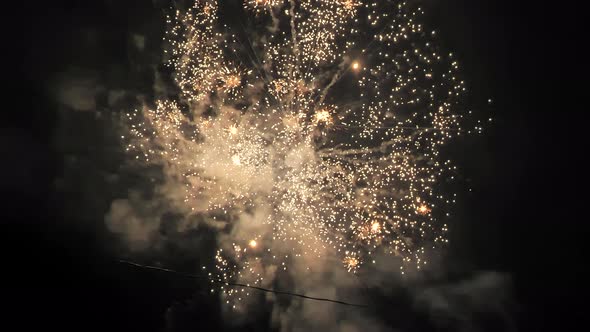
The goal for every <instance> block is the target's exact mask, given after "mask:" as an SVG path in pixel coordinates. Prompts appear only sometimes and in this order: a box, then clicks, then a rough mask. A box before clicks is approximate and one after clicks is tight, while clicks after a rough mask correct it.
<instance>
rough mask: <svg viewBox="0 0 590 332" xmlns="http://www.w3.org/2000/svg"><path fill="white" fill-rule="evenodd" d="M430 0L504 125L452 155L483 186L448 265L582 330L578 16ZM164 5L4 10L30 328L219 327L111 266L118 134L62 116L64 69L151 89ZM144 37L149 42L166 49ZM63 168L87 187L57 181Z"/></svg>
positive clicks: (9, 147)
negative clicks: (138, 41)
mask: <svg viewBox="0 0 590 332" xmlns="http://www.w3.org/2000/svg"><path fill="white" fill-rule="evenodd" d="M161 2H162V3H163V2H164V1H161ZM432 2H433V5H432V6H433V9H432V13H434V14H433V17H432V19H433V22H434V23H435V24H436V27H437V28H438V29H439V30H440V32H441V35H442V37H441V39H442V40H443V41H444V42H445V46H446V47H447V48H448V49H452V50H454V51H455V52H456V54H457V55H458V58H459V59H460V61H461V63H462V64H463V65H464V72H465V76H466V77H467V78H468V81H469V85H470V86H471V87H472V90H473V91H475V94H476V97H480V98H485V99H487V98H488V96H489V97H491V98H493V100H494V103H493V107H492V108H493V117H494V126H492V128H490V130H489V131H488V132H487V135H486V136H484V137H483V138H477V139H474V140H473V141H469V142H463V143H462V145H461V149H463V150H464V152H463V153H457V152H455V153H454V154H455V156H454V157H455V158H454V159H456V160H457V162H458V164H459V165H460V166H461V167H462V173H463V174H464V176H465V179H464V181H466V182H468V183H469V184H470V187H472V188H473V192H471V193H469V194H465V195H464V197H462V202H461V203H460V206H461V209H460V211H459V213H458V214H457V217H456V221H455V225H453V231H452V234H451V240H450V241H451V242H452V246H451V256H452V259H451V260H450V262H451V263H452V264H454V265H456V266H457V268H456V270H457V271H460V272H457V273H458V274H460V275H462V274H465V273H470V272H469V271H479V270H492V271H500V272H505V273H508V274H509V275H510V276H511V277H512V278H513V284H514V285H513V286H514V287H513V293H514V299H515V302H516V304H517V305H516V312H515V313H514V320H515V321H516V324H517V326H518V327H519V330H523V331H541V330H566V329H567V327H575V326H581V327H583V326H584V325H583V323H582V322H581V321H580V320H581V319H582V311H583V308H584V306H585V305H584V302H585V301H584V300H585V298H584V297H583V296H582V290H583V289H584V286H583V278H582V276H581V273H582V270H583V265H584V263H585V261H586V259H584V257H581V256H582V255H581V254H582V253H581V249H580V247H581V243H583V240H584V239H583V237H584V235H585V234H586V233H587V231H585V225H584V223H585V221H586V219H587V218H584V217H581V216H580V215H581V214H583V212H584V208H585V205H584V202H582V199H583V195H582V194H578V191H579V190H583V189H579V188H583V187H582V181H584V180H586V179H585V178H584V177H585V175H584V173H583V172H581V171H580V170H578V168H584V166H583V165H584V164H583V163H582V156H583V153H584V152H585V151H586V149H576V148H575V147H574V144H576V143H579V142H582V140H581V137H582V135H583V130H579V126H580V124H581V123H582V122H583V121H582V116H581V114H582V113H583V112H584V111H585V108H584V107H585V105H584V104H583V101H580V102H579V104H578V105H571V106H570V105H568V104H567V103H566V100H567V99H568V97H569V96H573V97H576V96H575V94H574V91H573V90H571V91H570V90H569V89H570V86H573V85H575V79H576V76H578V75H576V74H577V73H578V70H579V69H578V68H577V67H578V65H580V64H581V61H580V59H579V58H577V57H576V56H574V55H572V54H574V53H575V52H574V48H575V47H576V46H575V44H576V43H575V37H576V36H575V32H576V31H580V28H579V27H578V25H579V24H581V23H580V21H578V20H576V19H575V18H574V17H573V16H570V15H572V13H573V11H575V9H569V8H567V7H566V5H565V4H562V3H557V4H553V5H552V6H551V7H549V6H542V5H540V4H539V3H537V2H533V1H520V2H518V3H517V4H515V3H514V1H506V0H498V1H492V0H479V1H469V0H448V1H438V2H436V1H432ZM122 3H124V4H122ZM156 3H157V5H156V6H154V4H153V2H152V1H139V0H134V1H106V0H105V1H84V2H81V1H65V0H57V1H43V2H41V1H39V2H38V3H33V2H29V3H26V4H22V5H21V6H20V8H16V7H14V8H10V9H6V10H4V12H5V14H8V15H7V16H8V17H7V18H6V19H5V20H4V22H3V25H4V26H3V30H2V31H3V32H4V33H3V35H4V36H5V39H4V41H3V45H4V47H3V48H4V50H3V54H4V55H7V56H8V57H7V58H6V59H5V60H4V61H3V64H4V70H3V72H4V73H8V74H9V75H5V76H4V80H3V81H4V84H5V86H7V87H9V92H8V94H7V95H5V96H4V101H5V103H6V106H5V107H3V110H2V111H3V112H4V114H3V117H4V118H5V119H6V120H7V121H6V123H7V124H8V125H7V126H6V128H7V130H4V129H3V130H2V144H3V145H2V146H3V150H4V152H3V153H2V156H3V158H2V159H3V163H2V164H3V168H6V171H4V172H3V175H4V179H3V181H2V182H3V184H4V185H3V192H4V194H5V195H6V197H9V198H10V200H9V201H8V202H10V204H9V207H8V210H6V209H3V210H4V211H6V214H7V218H3V222H6V224H7V226H8V227H4V229H3V231H2V232H1V233H0V234H1V236H2V240H1V241H0V242H1V243H2V246H3V254H4V256H5V259H4V260H3V264H2V266H3V271H4V274H5V275H8V281H5V282H4V287H5V288H6V290H5V291H4V292H3V296H2V297H3V298H4V299H5V300H7V302H8V307H9V308H10V309H9V312H8V314H7V315H8V316H10V317H11V318H13V319H14V321H15V323H16V324H17V326H21V328H20V329H21V330H27V329H32V328H33V327H41V328H46V329H49V328H50V327H53V326H55V327H58V328H60V329H61V330H72V331H73V330H97V331H98V330H101V331H104V330H109V331H114V330H116V331H118V330H143V331H152V330H153V331H156V330H162V329H163V328H164V324H165V319H164V318H165V312H166V309H167V308H169V307H170V306H171V305H172V304H173V303H180V307H181V308H182V309H179V310H177V311H175V312H177V313H179V312H180V314H179V318H177V319H175V321H176V322H177V326H175V327H174V329H177V330H183V329H184V328H186V329H187V330H188V329H191V328H192V327H194V326H201V327H202V330H215V329H216V328H219V326H220V319H221V318H220V317H219V313H218V310H217V309H216V308H217V303H216V300H215V299H214V298H212V297H209V296H207V295H202V294H201V293H200V292H201V291H202V289H200V287H199V285H198V283H195V282H193V281H191V280H187V279H183V278H178V277H173V276H170V275H164V274H160V273H156V272H146V271H141V270H137V269H133V268H130V267H128V266H123V265H120V264H118V263H116V261H114V260H113V257H116V256H115V255H116V253H117V250H118V249H117V248H116V247H117V245H116V244H114V243H115V239H114V238H113V237H112V236H111V235H110V234H109V232H108V231H107V230H106V228H105V226H104V224H102V223H100V222H97V220H98V221H100V220H102V218H103V216H104V211H105V209H107V210H108V204H109V200H106V199H105V200H99V199H94V197H109V195H117V193H113V192H109V190H112V188H110V187H109V186H108V184H106V183H104V180H102V182H101V181H96V180H94V179H97V178H101V179H104V178H105V176H107V175H108V174H111V173H114V172H115V170H116V168H117V163H118V162H119V160H117V159H116V158H114V159H112V160H104V159H100V158H99V157H97V156H98V155H100V154H101V153H102V152H104V149H105V146H109V142H110V144H111V145H112V144H113V137H110V136H109V135H107V134H105V133H104V131H102V130H101V127H100V124H101V123H102V124H104V123H107V121H106V120H105V119H101V118H96V117H95V116H94V115H92V114H91V113H89V112H78V113H73V114H72V115H68V116H67V117H64V116H63V115H62V114H61V113H60V107H59V105H58V103H57V102H56V101H55V93H56V92H55V91H56V89H58V87H59V84H60V83H59V82H61V81H60V77H62V76H60V75H63V74H64V73H67V74H68V75H70V77H71V75H74V76H76V75H80V77H83V78H84V79H81V80H80V81H79V84H80V85H83V86H91V87H92V88H93V89H97V91H99V92H98V94H99V95H100V91H101V89H103V88H104V86H107V85H108V86H109V88H113V85H119V88H120V89H125V90H131V91H133V90H141V89H142V88H144V87H145V86H149V85H150V84H152V82H151V81H150V80H151V78H150V77H149V75H146V74H145V73H144V72H142V71H141V70H139V69H137V70H136V69H135V67H134V64H135V63H137V61H148V62H149V61H155V60H157V59H155V60H154V59H145V58H141V57H137V55H135V54H134V53H133V50H132V48H130V47H129V34H130V32H137V33H139V34H147V35H157V34H159V33H161V31H162V28H163V27H162V24H161V19H162V17H161V11H159V10H158V9H157V7H158V6H159V3H158V2H157V1H156ZM558 7H559V8H558ZM152 39H153V38H152ZM147 40H148V44H147V45H146V47H147V48H154V49H158V47H159V45H157V44H154V45H150V44H149V40H150V39H149V38H148V39H147ZM572 40H573V41H572ZM88 77H90V78H92V79H90V80H89V79H88ZM5 89H6V88H5ZM478 94H479V95H478ZM583 97H584V96H577V97H576V98H574V100H577V98H579V99H583ZM103 98H106V97H104V96H103ZM81 107H84V105H82V106H81ZM578 119H579V120H578ZM3 122H4V121H3ZM97 123H98V124H99V125H97ZM3 127H4V126H3ZM72 156H76V157H72ZM64 174H67V176H68V180H67V181H70V182H73V183H76V184H78V185H77V186H74V187H66V189H64V188H63V187H60V184H61V183H62V182H60V181H58V179H60V178H63V177H64ZM128 181H129V182H130V183H133V181H134V180H133V179H129V180H128ZM119 189H120V188H119ZM121 190H122V189H121ZM89 193H91V194H89ZM13 200H14V203H12V201H13ZM105 204H107V205H105ZM110 242H112V243H113V245H112V246H105V245H104V244H105V243H110ZM170 250H174V248H173V249H170ZM182 264H183V259H182V258H179V259H178V266H182ZM448 278H449V279H450V278H453V276H449V277H448ZM459 278H460V277H459ZM6 295H7V296H6ZM384 310H385V311H386V310H387V309H386V308H384ZM183 311H186V314H182V312H183ZM418 317H419V316H418ZM578 324H579V325H578ZM206 326H210V327H211V329H206V328H205V327H206ZM258 327H259V326H258ZM250 328H251V330H259V329H257V325H256V324H253V325H252V326H251V327H250ZM193 330H194V329H193Z"/></svg>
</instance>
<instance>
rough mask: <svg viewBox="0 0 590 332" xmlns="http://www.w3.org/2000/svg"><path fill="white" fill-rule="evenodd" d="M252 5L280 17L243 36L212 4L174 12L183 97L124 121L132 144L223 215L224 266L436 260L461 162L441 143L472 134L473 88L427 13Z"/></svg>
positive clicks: (339, 4)
mask: <svg viewBox="0 0 590 332" xmlns="http://www.w3.org/2000/svg"><path fill="white" fill-rule="evenodd" d="M244 7H245V9H246V10H245V11H244V13H243V15H245V16H250V19H252V20H255V22H257V24H259V23H260V24H262V22H272V23H271V25H272V26H271V28H268V29H266V28H264V29H260V31H255V32H251V33H250V32H248V33H249V34H250V36H249V38H241V37H238V36H236V35H235V34H233V33H232V31H231V29H230V28H228V27H227V26H225V25H223V24H221V23H219V18H218V15H219V13H218V10H219V9H218V4H217V2H216V1H213V0H208V1H205V0H201V1H197V2H196V3H195V5H194V6H193V7H191V8H189V9H188V10H186V11H177V12H175V13H174V15H171V16H170V17H169V19H168V23H169V25H170V28H169V31H168V33H167V39H166V40H167V41H168V42H169V44H170V46H171V47H170V49H169V50H167V53H168V56H169V60H168V65H169V66H170V67H171V68H172V69H173V72H174V79H175V82H176V84H177V85H178V87H179V90H180V93H181V96H180V98H179V100H181V101H180V102H179V101H172V100H160V101H158V102H157V103H156V107H155V108H145V109H143V110H140V111H136V112H132V113H130V114H128V119H127V123H128V128H129V134H128V135H126V138H127V139H128V147H127V148H128V150H129V151H130V153H132V154H133V155H134V156H135V158H136V159H138V160H140V161H141V162H143V163H148V164H157V165H160V166H163V167H165V169H166V170H167V171H168V172H170V173H171V174H174V175H175V178H176V180H177V181H178V183H180V184H182V186H184V192H185V195H184V198H183V202H182V203H183V209H184V210H185V211H187V213H188V214H198V215H201V216H205V217H206V218H208V219H210V220H214V221H215V222H216V223H219V224H221V225H223V227H221V228H222V229H223V230H222V233H223V235H221V236H220V237H222V238H224V239H229V241H220V246H221V247H220V248H219V250H218V251H217V254H216V257H215V261H216V264H217V271H216V272H215V274H214V275H215V277H216V278H219V279H220V280H232V279H240V280H245V281H247V282H248V283H251V284H260V285H264V284H265V283H268V282H271V280H265V278H264V275H265V273H264V271H265V269H268V268H269V266H272V267H275V268H276V267H278V268H280V269H283V270H287V269H288V267H289V264H290V262H292V261H293V260H297V259H303V257H305V258H309V257H322V256H326V255H330V256H331V255H335V256H338V257H339V259H338V261H341V262H343V268H344V269H346V270H347V271H349V272H352V273H354V272H356V271H358V270H359V269H362V268H363V265H365V264H368V263H374V262H375V260H374V259H372V258H371V256H372V255H374V254H375V253H377V252H385V253H388V254H391V255H394V256H398V257H399V259H400V261H401V263H402V264H403V266H402V271H403V270H404V268H405V269H406V270H407V269H408V268H411V267H417V268H420V266H421V265H424V264H426V263H427V262H426V259H425V257H424V253H425V249H426V248H433V247H437V246H439V245H443V244H444V243H445V242H446V239H445V232H446V229H447V226H446V224H445V223H444V222H443V221H441V219H440V216H442V215H444V214H445V213H446V211H447V209H448V207H447V206H448V203H449V202H451V201H452V199H449V198H447V197H446V196H444V195H443V194H442V193H441V192H440V190H438V184H439V183H440V182H441V180H443V179H444V178H445V175H446V174H448V173H449V172H451V171H453V168H454V167H453V165H452V163H451V162H449V161H446V160H441V158H440V148H441V146H442V145H443V144H445V143H447V141H448V140H449V139H450V138H452V137H453V135H454V134H455V133H458V132H460V127H459V122H460V120H461V116H460V115H459V114H457V113H455V112H454V109H455V108H456V107H457V105H458V104H459V103H460V100H461V96H462V94H463V92H464V91H465V87H464V84H463V81H461V80H460V79H459V78H458V74H457V72H458V65H457V62H456V61H455V60H454V59H453V58H452V56H451V55H448V54H442V53H441V52H440V51H439V50H438V48H437V47H436V46H435V45H436V43H435V41H436V38H435V34H434V33H432V32H429V31H426V30H425V28H424V27H423V26H422V24H421V23H420V20H421V17H422V15H423V12H422V9H421V8H419V7H415V6H414V5H411V4H409V3H406V2H403V1H400V2H395V1H365V2H362V1H350V0H322V1H317V0H315V1H312V0H302V1H281V0H272V1H271V0H247V1H245V2H244ZM269 18H270V19H269ZM278 22H280V23H278ZM251 40H258V41H260V42H257V43H255V44H252V42H251ZM352 59H354V60H352ZM228 243H231V245H229V244H228ZM402 273H403V272H402ZM224 292H225V294H226V296H227V297H228V301H229V298H232V299H234V300H235V299H238V298H239V300H240V301H241V300H242V297H243V294H241V292H238V290H230V289H225V290H224Z"/></svg>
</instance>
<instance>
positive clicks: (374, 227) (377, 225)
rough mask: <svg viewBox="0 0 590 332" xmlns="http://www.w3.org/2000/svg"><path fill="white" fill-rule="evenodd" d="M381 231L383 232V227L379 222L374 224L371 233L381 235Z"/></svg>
mask: <svg viewBox="0 0 590 332" xmlns="http://www.w3.org/2000/svg"><path fill="white" fill-rule="evenodd" d="M380 230H381V225H380V224H379V223H378V222H374V223H373V224H372V225H371V232H373V233H379V231H380Z"/></svg>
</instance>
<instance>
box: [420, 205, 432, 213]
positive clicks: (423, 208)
mask: <svg viewBox="0 0 590 332" xmlns="http://www.w3.org/2000/svg"><path fill="white" fill-rule="evenodd" d="M429 212H430V209H429V208H428V205H426V204H422V205H420V207H418V213H420V214H428V213H429Z"/></svg>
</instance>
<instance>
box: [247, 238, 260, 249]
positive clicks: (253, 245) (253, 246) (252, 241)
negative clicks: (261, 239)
mask: <svg viewBox="0 0 590 332" xmlns="http://www.w3.org/2000/svg"><path fill="white" fill-rule="evenodd" d="M248 245H249V246H250V248H256V246H257V245H258V243H256V240H250V242H248Z"/></svg>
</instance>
